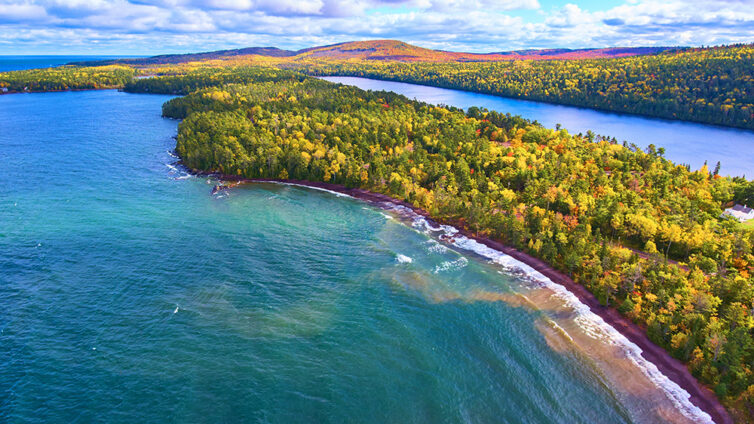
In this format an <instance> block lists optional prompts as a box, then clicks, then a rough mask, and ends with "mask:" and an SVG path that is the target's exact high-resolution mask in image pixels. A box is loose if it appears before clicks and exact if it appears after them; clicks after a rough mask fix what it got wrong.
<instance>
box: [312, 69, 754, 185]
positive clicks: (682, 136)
mask: <svg viewBox="0 0 754 424" xmlns="http://www.w3.org/2000/svg"><path fill="white" fill-rule="evenodd" d="M323 79H326V80H328V81H332V82H339V83H342V84H348V85H355V86H357V87H359V88H362V89H365V90H387V91H393V92H396V93H399V94H403V95H405V96H406V97H408V98H411V99H416V100H420V101H423V102H427V103H432V104H445V105H449V106H456V107H460V108H464V109H465V108H468V107H471V106H478V107H485V108H487V109H489V110H496V111H498V112H504V113H510V114H513V115H521V116H522V117H524V118H527V119H531V120H536V121H539V122H540V123H541V124H543V125H544V126H545V127H548V128H555V126H556V124H561V125H562V126H563V128H565V129H567V130H568V131H569V132H570V133H572V134H577V133H583V134H586V132H587V131H589V130H591V131H593V132H594V133H596V134H600V135H604V136H609V137H615V138H616V139H618V140H619V141H621V142H622V141H624V140H626V141H628V142H630V143H634V144H636V145H637V146H639V147H642V148H646V147H647V146H649V145H650V144H654V145H655V146H657V147H658V148H659V147H664V148H665V151H666V152H665V157H667V158H668V159H670V160H672V161H674V162H676V163H679V164H689V165H691V168H692V169H699V168H700V167H701V166H702V165H704V162H705V161H706V162H707V163H708V166H709V169H710V170H712V169H714V167H715V164H716V163H717V162H718V161H719V162H720V163H721V168H720V173H721V174H722V175H731V176H742V175H748V177H749V178H752V177H754V132H752V131H747V130H740V129H735V128H725V127H718V126H714V125H704V124H697V123H691V122H682V121H670V120H666V119H656V118H645V117H641V116H635V115H626V114H618V113H610V112H602V111H598V110H593V109H585V108H578V107H573V106H563V105H556V104H550V103H540V102H533V101H528V100H518V99H509V98H505V97H498V96H492V95H489V94H478V93H471V92H468V91H461V90H451V89H447V88H438V87H429V86H424V85H417V84H407V83H402V82H393V81H380V80H373V79H368V78H358V77H324V78H323Z"/></svg>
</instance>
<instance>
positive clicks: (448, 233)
mask: <svg viewBox="0 0 754 424" xmlns="http://www.w3.org/2000/svg"><path fill="white" fill-rule="evenodd" d="M390 209H392V210H395V211H397V212H399V213H401V214H403V215H404V216H406V217H408V218H410V219H411V220H412V226H413V227H414V228H417V229H421V230H423V231H424V232H425V233H438V232H439V233H440V234H439V237H440V238H441V239H442V240H446V241H448V242H449V243H451V244H452V245H454V246H456V247H458V248H460V249H463V250H467V251H470V252H473V253H475V254H477V255H479V256H482V257H484V258H486V259H488V260H490V261H491V262H493V263H495V264H498V265H500V266H502V267H503V268H504V269H505V270H506V271H507V272H508V273H515V274H519V275H522V276H523V277H525V279H526V281H527V282H529V283H532V284H535V285H536V286H539V287H546V288H547V289H549V290H550V291H552V292H553V295H554V296H557V297H558V298H559V299H560V300H561V301H562V302H563V303H564V304H565V305H566V306H567V307H569V308H571V309H572V311H573V315H574V321H576V323H577V324H578V325H579V326H580V327H581V328H582V329H583V331H584V332H585V333H586V334H588V335H589V336H591V337H593V338H594V339H597V340H600V341H603V342H605V343H609V344H610V345H613V346H617V347H619V348H620V349H621V350H622V351H623V352H625V355H626V357H627V358H628V359H629V360H630V361H631V362H632V363H634V364H635V365H636V367H637V368H639V370H641V372H642V373H643V374H644V375H645V376H646V377H647V378H648V379H649V380H650V381H651V382H652V383H653V384H654V385H655V386H657V387H658V388H659V389H660V390H662V391H663V392H664V393H665V394H666V395H667V396H668V398H669V399H670V401H671V402H672V403H673V404H674V405H675V406H676V408H678V410H679V411H680V412H681V413H682V414H683V415H685V416H686V417H688V418H689V419H691V420H693V421H694V422H698V423H713V421H712V417H710V416H709V414H707V413H706V412H704V411H702V410H701V409H700V408H699V407H697V406H696V405H694V404H693V403H691V401H690V397H691V396H690V395H689V393H688V392H687V391H686V390H684V389H683V388H681V387H680V386H679V385H678V384H676V383H675V382H674V381H672V380H670V379H669V378H668V377H667V376H666V375H665V374H663V373H662V372H661V371H660V370H659V369H658V368H657V366H656V365H655V364H653V363H652V362H650V361H648V360H646V359H645V358H644V357H643V356H641V352H642V350H641V348H639V346H637V345H636V344H634V343H632V342H631V341H630V340H628V339H627V338H626V337H625V336H624V335H623V334H621V333H620V332H619V331H618V330H616V329H615V328H614V327H612V326H611V325H609V324H608V323H607V322H605V320H603V319H602V317H600V316H599V315H597V314H595V313H594V312H592V311H591V309H589V306H587V305H585V304H584V303H582V302H581V301H580V300H579V298H578V297H576V295H574V294H573V293H571V292H570V291H568V289H566V288H565V287H564V286H563V285H561V284H557V283H555V282H554V281H552V280H550V279H549V278H547V277H545V276H544V275H543V274H542V273H540V272H539V271H537V270H535V269H534V268H532V267H531V266H529V265H527V264H525V263H523V262H520V261H518V260H516V259H515V258H513V257H511V256H509V255H506V254H505V253H503V252H500V251H498V250H495V249H492V248H491V247H489V246H486V245H484V244H481V243H479V242H477V241H476V240H473V239H470V238H468V237H466V236H463V235H459V234H458V233H459V231H458V229H457V228H454V227H451V226H448V225H440V226H439V227H433V226H432V225H430V223H429V222H428V221H427V220H426V219H425V218H424V217H422V216H421V215H419V214H417V213H415V212H413V211H412V210H411V209H409V208H406V207H404V206H400V205H393V206H391V207H390ZM462 259H464V260H466V258H462ZM451 262H457V261H451ZM451 262H447V263H445V262H444V263H443V264H441V265H439V266H438V267H437V268H435V272H442V271H445V270H448V269H451V266H452V265H451ZM467 262H468V261H467ZM445 264H447V265H445ZM464 266H465V264H464ZM556 325H557V324H556ZM566 334H567V333H566ZM569 337H570V336H569Z"/></svg>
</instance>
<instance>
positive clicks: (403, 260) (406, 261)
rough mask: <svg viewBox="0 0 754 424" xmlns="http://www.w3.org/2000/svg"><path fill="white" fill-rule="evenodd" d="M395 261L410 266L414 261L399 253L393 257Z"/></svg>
mask: <svg viewBox="0 0 754 424" xmlns="http://www.w3.org/2000/svg"><path fill="white" fill-rule="evenodd" d="M395 260H396V261H398V263H399V264H410V263H411V262H413V261H414V260H413V259H411V258H410V257H408V256H406V255H401V254H400V253H398V254H397V255H395Z"/></svg>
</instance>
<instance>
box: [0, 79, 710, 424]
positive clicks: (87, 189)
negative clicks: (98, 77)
mask: <svg viewBox="0 0 754 424" xmlns="http://www.w3.org/2000/svg"><path fill="white" fill-rule="evenodd" d="M169 98H170V97H168V96H158V95H134V94H126V93H121V92H117V91H113V90H104V91H82V92H63V93H39V94H19V95H9V96H2V97H0V122H3V131H2V132H0V162H2V163H3V168H2V172H0V187H2V190H3V192H2V196H0V270H2V272H0V311H2V313H0V416H2V417H3V420H2V421H3V422H7V423H43V422H44V423H69V422H108V423H130V422H265V423H296V422H325V423H328V422H330V423H342V422H363V423H385V422H400V423H456V422H475V423H493V422H528V423H593V422H610V423H629V422H637V423H654V422H660V421H668V422H693V421H698V422H704V421H705V419H707V418H708V417H707V416H706V415H705V414H704V413H702V412H701V411H699V410H698V409H696V408H695V407H694V406H693V405H691V404H690V403H689V402H688V400H687V399H686V397H687V394H686V393H685V392H684V391H682V390H680V389H679V388H678V387H677V386H675V385H674V384H672V383H670V382H669V381H668V380H667V379H666V378H665V377H664V376H662V375H658V373H657V372H656V369H655V368H654V367H653V366H652V365H651V364H648V363H646V361H643V360H642V358H641V357H640V356H638V353H637V351H636V349H635V347H633V346H632V345H630V344H629V343H627V341H626V340H625V339H622V338H621V337H620V336H619V335H618V334H617V333H615V332H614V330H612V329H611V328H610V327H606V326H605V325H604V323H603V322H601V320H599V319H598V318H596V316H594V315H593V314H591V313H590V312H589V311H588V309H587V310H584V307H583V305H581V304H580V303H579V302H578V301H577V300H576V299H575V298H574V297H573V296H569V295H568V293H566V292H563V290H562V287H560V286H556V285H554V284H552V283H551V282H549V281H548V280H546V279H544V278H542V277H541V276H540V275H537V273H535V272H532V271H531V270H527V269H526V267H522V266H521V264H517V263H516V262H515V261H511V260H510V258H509V257H506V256H505V255H498V254H496V253H495V252H490V251H489V250H485V249H483V248H481V246H475V245H474V244H473V243H470V241H468V240H463V238H461V237H456V239H455V240H456V241H455V242H453V244H448V243H447V242H442V241H440V239H439V236H440V234H441V233H443V232H447V231H449V230H440V229H435V228H431V227H429V226H427V224H426V222H424V221H422V220H421V219H419V218H418V217H416V216H412V215H410V214H408V213H407V212H406V211H403V210H400V209H392V210H384V209H381V208H377V207H375V206H372V205H368V204H366V203H364V202H362V201H358V200H356V199H351V198H347V197H342V196H338V195H335V194H333V193H329V192H323V191H316V190H311V189H305V188H300V187H293V186H284V185H271V184H253V185H248V186H241V187H237V188H235V189H233V190H230V191H227V192H221V193H220V194H219V195H212V194H211V193H210V189H211V187H212V184H213V183H214V182H213V181H212V180H210V179H206V178H197V177H193V176H190V175H188V174H186V173H185V172H183V171H182V170H181V169H180V167H179V166H178V165H177V164H176V163H175V162H176V158H175V157H174V156H173V155H172V154H171V153H170V151H171V150H172V149H173V147H174V145H175V141H174V139H173V137H174V135H175V133H176V127H177V122H176V121H172V120H167V119H163V118H161V117H160V105H161V104H162V103H163V102H164V101H166V100H168V99H169Z"/></svg>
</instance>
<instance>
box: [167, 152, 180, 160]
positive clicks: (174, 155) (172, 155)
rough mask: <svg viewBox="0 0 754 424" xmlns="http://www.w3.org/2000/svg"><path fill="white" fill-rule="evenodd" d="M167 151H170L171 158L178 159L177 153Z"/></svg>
mask: <svg viewBox="0 0 754 424" xmlns="http://www.w3.org/2000/svg"><path fill="white" fill-rule="evenodd" d="M166 152H168V154H169V155H170V157H171V158H176V159H178V155H176V154H175V153H173V152H171V151H170V150H166Z"/></svg>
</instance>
